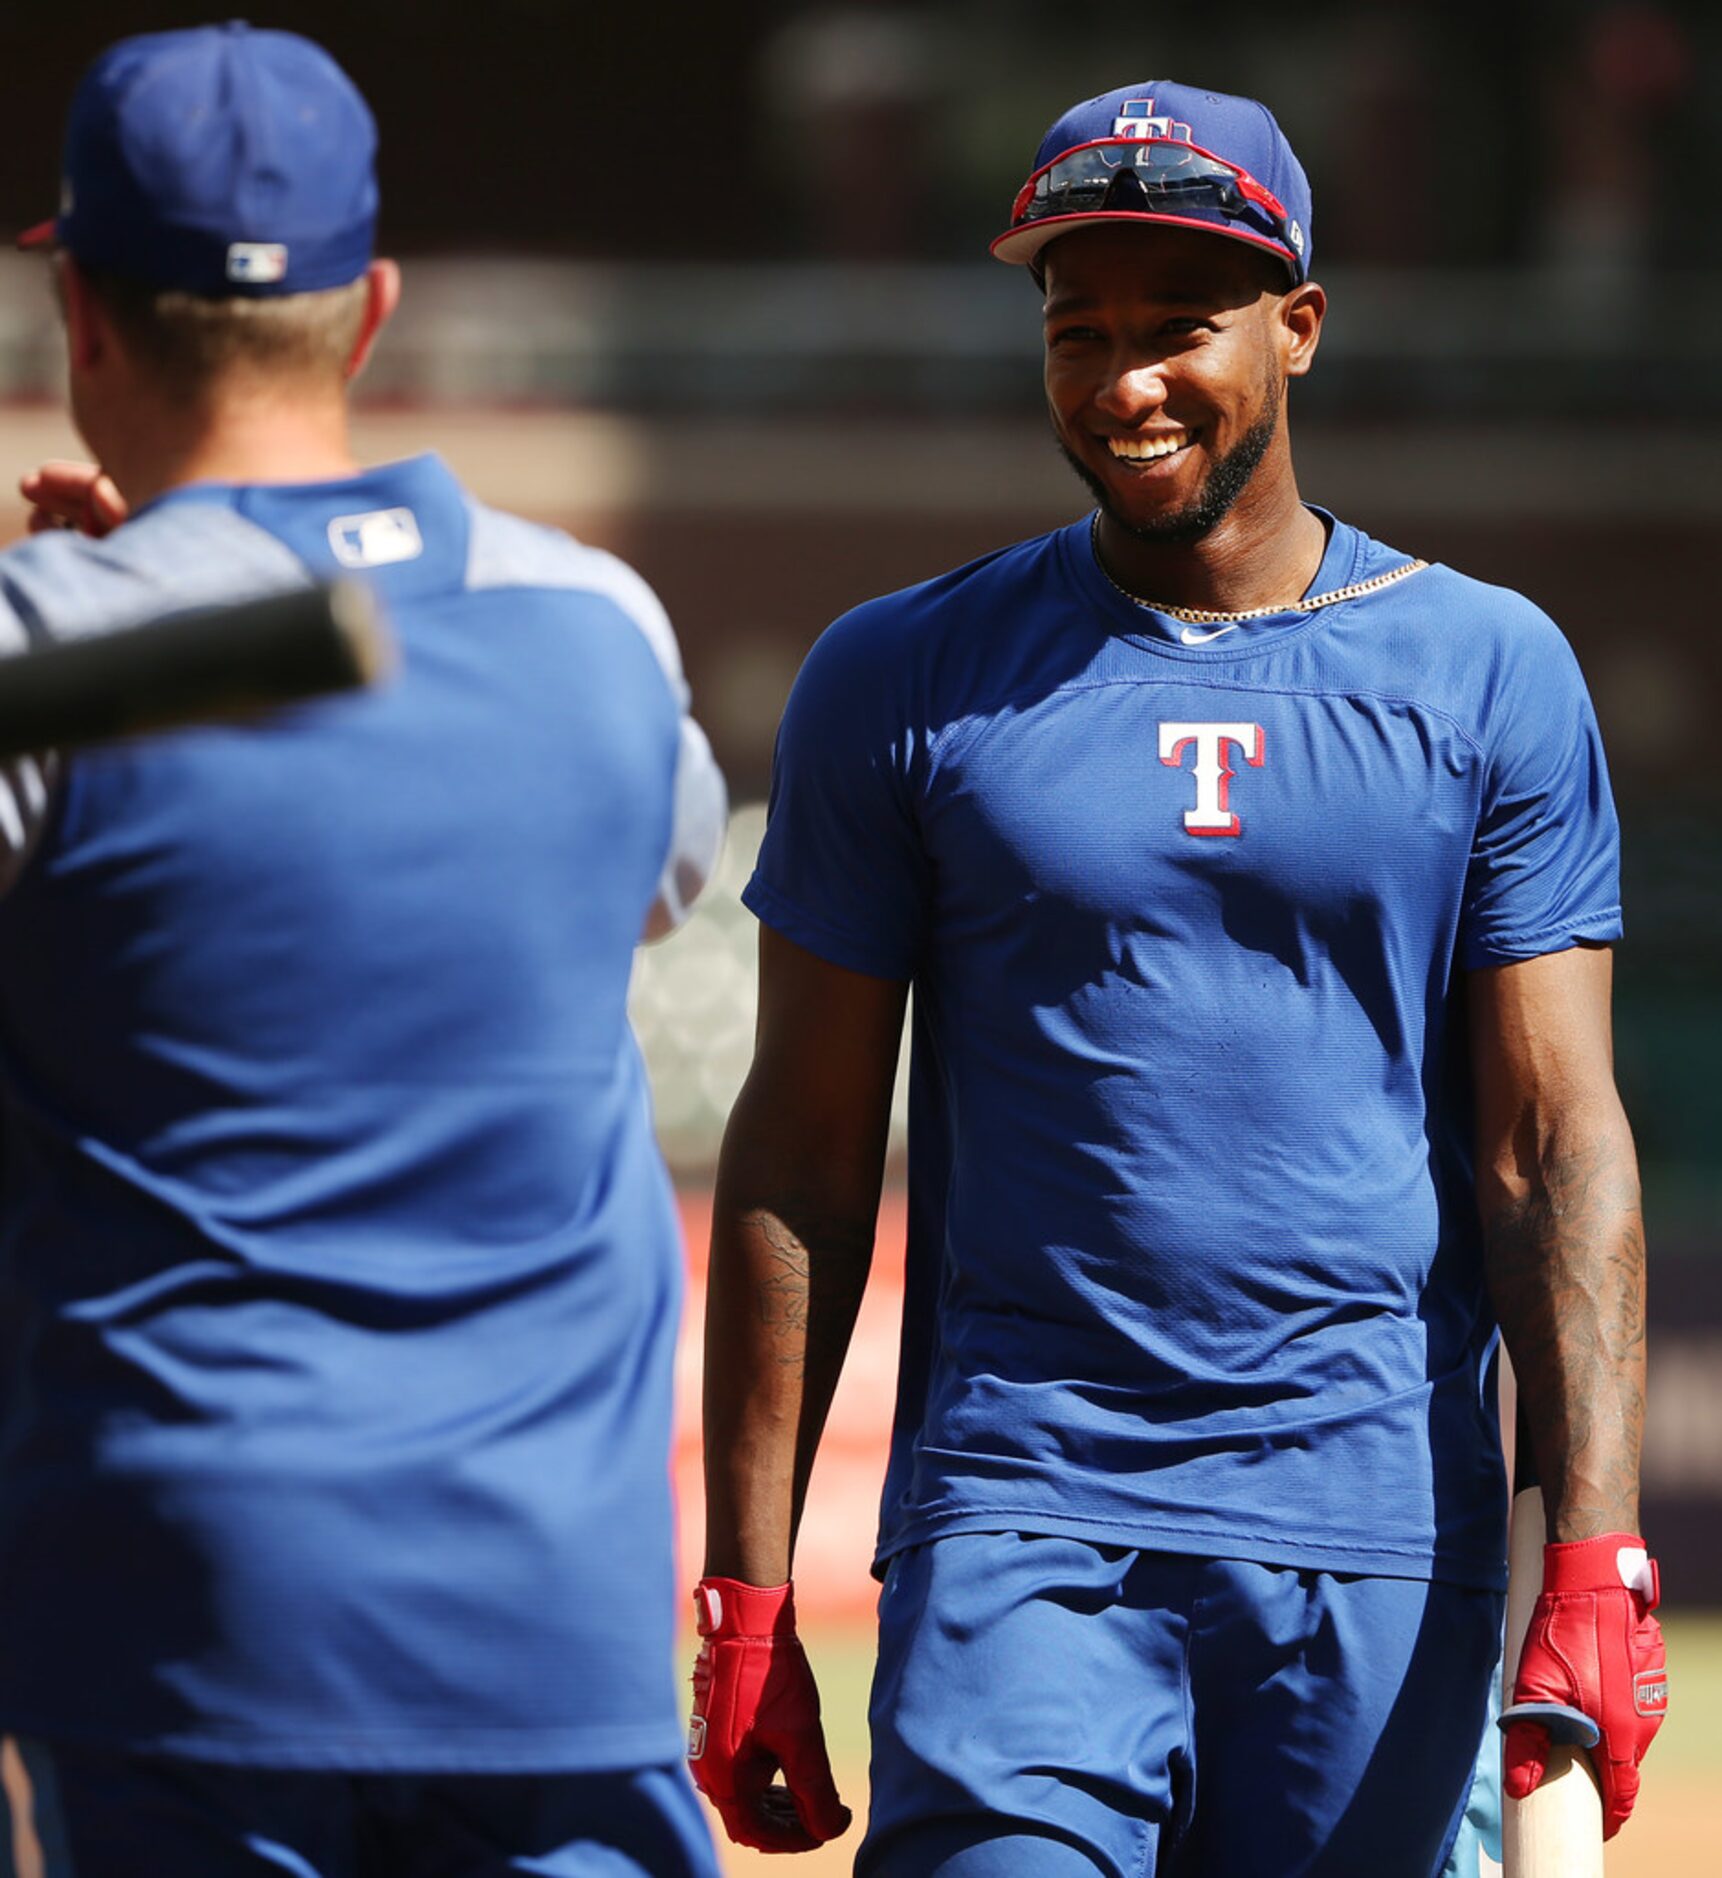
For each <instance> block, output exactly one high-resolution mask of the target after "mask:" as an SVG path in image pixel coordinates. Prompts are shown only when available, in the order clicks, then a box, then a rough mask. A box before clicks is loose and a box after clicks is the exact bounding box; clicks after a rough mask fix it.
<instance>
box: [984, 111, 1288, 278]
mask: <svg viewBox="0 0 1722 1878" xmlns="http://www.w3.org/2000/svg"><path fill="white" fill-rule="evenodd" d="M1191 209H1197V210H1205V211H1207V212H1208V213H1210V214H1213V213H1218V214H1220V215H1223V216H1224V217H1226V219H1227V220H1228V221H1234V222H1237V223H1239V224H1241V226H1242V228H1243V229H1246V230H1252V231H1254V232H1257V233H1266V234H1268V235H1269V237H1270V238H1271V239H1272V240H1273V241H1274V242H1275V243H1276V244H1278V245H1280V246H1282V247H1283V248H1284V249H1285V251H1286V255H1287V258H1288V259H1289V260H1290V261H1291V262H1292V264H1293V266H1294V267H1295V268H1296V269H1297V270H1298V272H1299V274H1300V275H1301V272H1302V262H1301V259H1300V257H1299V249H1300V248H1301V247H1302V243H1301V241H1299V240H1298V239H1297V238H1296V237H1295V235H1294V233H1293V229H1292V220H1291V216H1290V215H1289V214H1288V213H1287V211H1286V207H1285V204H1284V203H1283V202H1281V201H1280V199H1279V197H1278V196H1276V195H1275V194H1274V193H1273V191H1272V190H1271V189H1268V188H1267V187H1265V185H1263V184H1261V183H1259V182H1257V181H1256V179H1255V178H1254V177H1253V176H1252V175H1251V174H1250V173H1249V171H1248V170H1244V169H1240V168H1239V167H1238V166H1237V164H1235V163H1228V162H1227V161H1226V160H1225V159H1224V158H1223V157H1217V156H1213V155H1211V154H1210V153H1209V152H1208V151H1206V150H1202V149H1198V148H1197V147H1196V145H1194V144H1188V143H1180V142H1176V141H1173V140H1170V139H1166V138H1158V137H1131V138H1107V139H1105V140H1103V141H1101V142H1099V143H1087V144H1079V145H1078V146H1077V147H1076V148H1075V149H1074V150H1066V151H1065V152H1064V154H1063V155H1062V156H1059V157H1055V158H1054V159H1053V161H1052V162H1050V163H1048V164H1046V165H1045V166H1044V167H1043V168H1041V169H1038V170H1036V171H1035V173H1034V174H1033V175H1032V176H1031V177H1030V178H1029V179H1028V181H1027V182H1026V183H1024V184H1023V186H1022V188H1021V190H1020V191H1019V192H1018V194H1017V199H1016V202H1015V205H1014V206H1013V207H1012V209H1011V223H1010V225H1011V230H1012V232H1013V233H1014V232H1015V231H1016V230H1018V229H1023V228H1031V227H1033V225H1034V224H1035V223H1036V222H1045V221H1051V220H1052V219H1053V218H1054V217H1056V216H1065V215H1092V214H1095V213H1098V212H1102V211H1104V212H1108V213H1112V214H1128V213H1130V212H1131V211H1132V210H1136V211H1138V212H1140V213H1142V214H1145V215H1178V214H1180V213H1186V212H1188V211H1189V210H1191Z"/></svg>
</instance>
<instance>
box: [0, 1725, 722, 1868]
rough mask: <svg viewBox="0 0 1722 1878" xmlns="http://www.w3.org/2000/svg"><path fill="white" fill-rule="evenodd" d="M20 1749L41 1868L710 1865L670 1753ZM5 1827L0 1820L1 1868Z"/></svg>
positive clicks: (701, 1824)
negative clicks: (439, 1763) (493, 1758)
mask: <svg viewBox="0 0 1722 1878" xmlns="http://www.w3.org/2000/svg"><path fill="white" fill-rule="evenodd" d="M18 1746H19V1749H20V1751H21V1754H22V1759H23V1765H24V1768H25V1770H26V1772H27V1774H28V1776H29V1787H30V1794H29V1796H28V1805H29V1807H30V1810H31V1811H33V1814H34V1819H33V1822H25V1823H24V1842H25V1843H26V1844H28V1843H29V1842H30V1839H31V1838H32V1837H33V1838H34V1840H35V1842H36V1844H37V1845H38V1846H39V1847H40V1857H41V1864H42V1870H43V1872H44V1878H169V1875H170V1874H171V1878H283V1874H292V1875H293V1878H527V1874H530V1875H531V1878H717V1872H718V1867H717V1860H716V1856H715V1855H714V1853H713V1851H712V1843H711V1836H710V1834H709V1833H708V1831H707V1830H706V1823H705V1819H704V1816H703V1814H702V1812H701V1809H700V1804H699V1801H698V1800H697V1798H696V1797H695V1795H694V1790H693V1787H692V1785H691V1784H690V1783H689V1781H688V1778H687V1775H686V1772H685V1770H684V1769H683V1768H682V1767H681V1766H680V1764H679V1763H678V1764H677V1765H675V1766H673V1767H648V1768H643V1769H640V1770H638V1771H635V1772H629V1773H604V1774H520V1775H494V1774H484V1775H453V1774H436V1775H403V1774H339V1773H286V1772H272V1771H268V1770H265V1769H260V1768H247V1767H219V1766H214V1765H212V1764H209V1763H205V1762H199V1761H190V1760H183V1759H180V1758H178V1757H168V1756H153V1755H139V1754H124V1753H118V1752H113V1751H110V1750H105V1749H92V1748H81V1747H69V1746H67V1745H65V1744H64V1743H58V1742H56V1743H48V1742H45V1741H22V1742H20V1743H19V1744H18ZM8 1784H9V1785H11V1784H13V1783H10V1782H9V1783H8ZM13 1797H14V1798H16V1797H17V1796H16V1795H14V1796H13ZM0 1823H3V1822H0ZM10 1839H11V1834H10V1832H0V1841H4V1842H5V1843H6V1848H7V1849H6V1851H5V1852H3V1853H0V1872H4V1873H8V1874H9V1873H10V1872H11V1870H12V1866H11V1862H10V1857H9V1853H10Z"/></svg>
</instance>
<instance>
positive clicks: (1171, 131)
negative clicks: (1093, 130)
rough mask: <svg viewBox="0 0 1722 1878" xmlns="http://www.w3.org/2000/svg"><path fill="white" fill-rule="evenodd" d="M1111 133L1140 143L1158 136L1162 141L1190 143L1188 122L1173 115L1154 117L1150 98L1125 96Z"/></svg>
mask: <svg viewBox="0 0 1722 1878" xmlns="http://www.w3.org/2000/svg"><path fill="white" fill-rule="evenodd" d="M1112 134H1113V136H1114V137H1117V138H1118V139H1120V140H1121V141H1122V142H1126V143H1140V142H1145V141H1147V140H1148V139H1149V138H1151V137H1152V138H1158V139H1159V140H1160V141H1162V142H1164V143H1192V142H1194V139H1193V138H1192V136H1191V134H1190V126H1189V125H1188V124H1180V123H1179V122H1178V120H1177V119H1176V118H1173V117H1156V116H1155V115H1154V100H1153V99H1152V98H1126V99H1125V100H1124V102H1123V103H1122V104H1121V105H1120V106H1119V107H1118V115H1117V116H1116V117H1115V118H1114V119H1113V120H1112Z"/></svg>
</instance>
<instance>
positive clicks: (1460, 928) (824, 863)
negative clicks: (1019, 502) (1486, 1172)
mask: <svg viewBox="0 0 1722 1878" xmlns="http://www.w3.org/2000/svg"><path fill="white" fill-rule="evenodd" d="M1327 519H1328V521H1329V526H1330V531H1331V532H1330V537H1329V542H1328V547H1327V551H1326V555H1325V557H1324V559H1323V562H1322V565H1321V569H1320V571H1319V573H1318V575H1317V577H1316V580H1315V582H1314V583H1313V585H1312V587H1311V590H1310V591H1311V594H1312V595H1319V594H1323V593H1331V592H1337V591H1338V590H1339V589H1342V588H1350V587H1353V586H1363V587H1364V588H1365V590H1364V591H1362V592H1359V593H1357V594H1355V595H1354V596H1352V597H1347V598H1344V599H1341V600H1338V601H1336V602H1335V603H1334V604H1332V605H1329V606H1327V607H1324V608H1320V609H1316V610H1313V611H1309V612H1306V613H1299V612H1286V613H1281V614H1277V615H1274V616H1271V617H1269V618H1266V619H1263V620H1259V621H1249V622H1245V623H1241V624H1232V623H1226V622H1201V623H1189V622H1184V621H1180V620H1178V619H1175V618H1172V617H1170V616H1168V615H1166V614H1163V613H1158V612H1155V611H1152V610H1151V609H1148V608H1145V607H1142V606H1139V605H1137V604H1136V603H1135V602H1133V601H1132V600H1131V599H1130V598H1129V597H1127V596H1126V595H1124V594H1122V593H1120V592H1119V591H1118V590H1117V589H1116V588H1115V587H1113V586H1112V585H1111V584H1110V582H1108V580H1107V579H1106V577H1105V575H1104V574H1103V573H1102V572H1101V570H1100V568H1099V567H1098V566H1097V564H1096V562H1095V559H1094V554H1093V549H1092V544H1091V538H1090V532H1089V525H1088V523H1087V522H1086V521H1084V522H1082V523H1079V524H1077V525H1074V526H1072V527H1069V528H1065V529H1062V530H1059V531H1057V532H1055V533H1052V534H1050V535H1046V536H1043V537H1041V538H1039V539H1037V540H1034V541H1029V542H1025V543H1022V544H1020V545H1018V546H1015V547H1012V548H1008V549H1006V550H1004V551H1003V552H1001V553H998V554H994V555H992V556H989V557H988V558H986V559H984V560H981V561H977V562H975V563H973V564H972V565H970V566H968V567H964V568H961V569H959V570H957V571H956V572H955V573H952V574H949V575H947V576H945V577H944V578H942V579H939V580H934V581H931V582H928V583H927V584H926V585H924V586H920V587H914V588H911V589H909V590H907V591H906V592H903V593H899V594H894V595H891V596H889V597H887V598H885V599H881V600H877V601H874V602H872V603H870V604H868V605H866V606H863V607H860V608H858V609H857V610H856V611H854V612H853V613H850V614H848V615H846V616H845V617H844V618H842V619H840V620H839V621H838V622H837V623H836V624H835V625H834V626H832V627H831V628H830V630H829V631H828V632H827V633H826V634H825V635H824V636H823V637H822V638H821V639H820V641H819V643H818V644H817V645H816V646H815V648H814V649H813V651H812V653H811V654H810V655H809V657H808V660H807V663H806V665H805V667H804V668H803V670H802V673H801V676H800V678H799V679H798V680H797V683H796V686H795V690H794V692H793V694H792V696H791V699H790V702H789V706H788V710H787V712H786V715H785V718H784V722H783V727H782V731H781V734H780V738H779V745H778V753H777V763H776V769H775V774H774V779H773V785H772V804H771V818H770V823H769V827H768V830H767V834H766V839H765V844H764V849H763V852H762V854H761V857H760V862H759V867H758V871H757V873H756V874H755V877H754V879H753V881H752V883H751V885H750V886H749V889H748V892H747V896H746V897H747V900H748V904H749V905H750V906H751V907H752V908H753V910H754V911H755V912H756V913H757V914H758V915H759V916H760V918H762V919H764V920H766V921H767V922H769V923H770V924H771V925H772V926H773V927H774V928H776V929H778V930H779V931H781V932H782V933H784V934H785V935H786V936H787V937H788V938H790V939H791V940H793V941H795V942H796V943H797V944H799V945H801V946H804V947H806V948H807V949H808V950H810V951H812V952H815V953H817V954H818V955H820V956H821V957H823V958H825V959H827V960H829V961H831V962H832V963H834V964H837V965H841V966H845V967H847V968H849V969H851V970H854V971H858V972H865V973H869V974H872V975H875V976H878V977H884V978H892V979H912V980H913V985H914V1002H913V1065H912V1072H911V1098H910V1133H909V1170H910V1171H909V1183H910V1194H909V1247H908V1292H907V1304H906V1309H905V1319H904V1327H903V1360H902V1370H901V1376H900V1382H899V1393H898V1403H897V1420H896V1428H895V1435H894V1440H893V1446H892V1457H891V1464H890V1469H889V1473H888V1476H887V1480H886V1485H885V1494H884V1503H883V1519H882V1531H881V1536H880V1542H879V1553H880V1558H881V1560H883V1559H884V1558H887V1557H888V1556H889V1555H890V1554H891V1553H893V1552H895V1551H896V1550H898V1549H900V1548H901V1547H903V1546H906V1545H910V1544H914V1543H916V1542H918V1541H920V1540H924V1539H927V1538H930V1537H934V1536H937V1535H939V1534H943V1533H949V1532H959V1531H965V1530H968V1531H975V1530H987V1529H994V1528H1007V1529H1018V1530H1027V1531H1036V1532H1055V1533H1068V1534H1073V1535H1076V1536H1079V1537H1084V1538H1089V1539H1093V1540H1096V1541H1101V1542H1111V1543H1119V1544H1125V1545H1131V1546H1139V1547H1153V1548H1158V1549H1162V1550H1171V1551H1180V1552H1193V1553H1201V1554H1207V1555H1214V1556H1226V1557H1234V1558H1245V1559H1255V1560H1260V1561H1264V1562H1268V1563H1276V1564H1285V1565H1298V1566H1306V1567H1312V1568H1317V1569H1327V1570H1335V1571H1355V1572H1375V1573H1385V1574H1398V1575H1404V1576H1411V1577H1423V1576H1435V1577H1442V1578H1450V1579H1454V1580H1458V1581H1461V1582H1468V1583H1474V1584H1480V1585H1499V1584H1500V1583H1501V1582H1503V1580H1504V1576H1505V1566H1504V1553H1505V1544H1504V1514H1505V1500H1506V1495H1505V1487H1504V1480H1503V1474H1502V1466H1501V1455H1500V1444H1499V1438H1498V1431H1497V1429H1496V1424H1495V1410H1494V1403H1493V1391H1492V1389H1491V1388H1490V1386H1489V1381H1490V1372H1491V1363H1490V1358H1491V1355H1492V1351H1493V1347H1494V1336H1495V1332H1494V1325H1493V1321H1492V1318H1491V1315H1490V1311H1489V1307H1488V1304H1487V1301H1486V1298H1485V1295H1484V1288H1483V1278H1482V1265H1481V1252H1480V1243H1479V1228H1478V1223H1477V1219H1476V1203H1475V1198H1474V1193H1473V1187H1472V1179H1471V1151H1470V1142H1469V1132H1470V1122H1469V1070H1468V1064H1467V1055H1466V1046H1465V1039H1464V1024H1463V1015H1462V1009H1461V1006H1462V1001H1463V974H1464V973H1465V972H1466V971H1467V970H1469V969H1472V968H1475V967H1479V966H1487V965H1493V964H1498V963H1501V962H1504V961H1509V960H1513V959H1523V958H1528V957H1532V956H1535V955H1537V954H1541V953H1544V952H1549V951H1553V950H1558V949H1560V948H1562V947H1565V946H1568V945H1570V944H1572V943H1573V942H1574V941H1577V940H1607V939H1611V938H1613V937H1615V936H1616V935H1617V934H1618V932H1619V930H1620V927H1619V914H1618V908H1617V898H1618V895H1617V886H1616V874H1617V834H1616V826H1615V819H1614V812H1613V808H1612V805H1611V802H1610V798H1609V790H1608V782H1607V776H1606V772H1605V769H1604V765H1603V757H1602V750H1601V747H1600V744H1599V741H1598V737H1597V731H1596V724H1595V720H1594V717H1593V715H1592V712H1591V708H1590V704H1589V701H1588V699H1587V697H1586V694H1585V690H1584V685H1583V682H1582V680H1581V678H1580V676H1579V672H1578V669H1577V666H1576V664H1575V662H1574V660H1573V657H1572V654H1571V652H1570V650H1569V649H1568V647H1567V645H1566V643H1565V641H1564V640H1563V639H1562V637H1561V635H1560V633H1559V632H1558V631H1557V630H1556V628H1555V627H1554V626H1553V625H1552V624H1551V623H1550V622H1549V620H1548V619H1546V618H1545V617H1544V616H1543V615H1542V614H1541V613H1539V612H1538V611H1537V609H1536V608H1535V607H1533V606H1531V605H1530V604H1529V603H1528V602H1526V601H1525V600H1523V599H1521V598H1520V597H1518V596H1517V595H1515V594H1512V593H1509V592H1505V591H1503V590H1501V589H1498V588H1492V587H1486V586H1483V585H1481V584H1479V583H1478V582H1476V581H1472V580H1468V579H1465V578H1464V577H1463V576H1461V575H1459V574H1456V573H1454V572H1452V571H1451V570H1449V569H1446V568H1443V567H1429V568H1421V569H1418V570H1417V571H1413V572H1410V573H1407V574H1404V575H1403V576H1402V577H1400V578H1397V579H1393V580H1390V581H1387V582H1385V583H1384V584H1381V585H1379V586H1370V585H1368V583H1372V582H1374V581H1375V579H1376V577H1377V576H1379V575H1383V574H1390V573H1392V572H1393V571H1394V570H1395V569H1400V568H1403V567H1405V566H1406V565H1407V557H1406V556H1404V555H1403V554H1400V553H1397V552H1396V551H1394V550H1392V549H1389V548H1386V547H1384V546H1382V545H1381V544H1379V543H1377V542H1374V541H1372V540H1370V539H1369V538H1368V537H1366V536H1364V535H1362V534H1361V533H1359V532H1358V531H1357V530H1355V529H1352V528H1348V527H1346V526H1344V525H1343V524H1339V523H1336V522H1333V521H1332V519H1331V518H1327Z"/></svg>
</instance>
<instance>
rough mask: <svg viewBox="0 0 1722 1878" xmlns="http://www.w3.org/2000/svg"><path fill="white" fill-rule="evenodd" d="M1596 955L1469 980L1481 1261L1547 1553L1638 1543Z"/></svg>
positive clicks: (1634, 1269) (1575, 953) (1625, 1229)
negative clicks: (1543, 1516) (1560, 1543)
mask: <svg viewBox="0 0 1722 1878" xmlns="http://www.w3.org/2000/svg"><path fill="white" fill-rule="evenodd" d="M1612 968H1613V959H1612V955H1611V954H1610V953H1609V951H1608V950H1607V949H1606V948H1604V947H1590V946H1585V947H1574V948H1573V949H1572V950H1570V951H1566V952H1556V953H1551V954H1549V955H1548V956H1547V957H1545V958H1538V959H1526V960H1524V961H1522V962H1521V963H1518V964H1514V965H1501V966H1493V967H1490V968H1488V969H1486V970H1483V971H1477V972H1473V973H1472V974H1471V977H1470V981H1469V999H1470V1025H1471V1056H1472V1064H1473V1071H1474V1074H1475V1077H1476V1095H1477V1193H1478V1201H1479V1204H1480V1206H1481V1208H1482V1215H1483V1230H1484V1260H1485V1267H1486V1270H1487V1275H1488V1283H1489V1291H1490V1295H1491V1297H1492V1298H1493V1300H1494V1305H1495V1312H1496V1315H1497V1316H1498V1318H1499V1319H1500V1324H1501V1334H1502V1337H1503V1339H1504V1340H1505V1342H1506V1346H1507V1351H1508V1354H1509V1355H1510V1356H1511V1357H1512V1359H1513V1368H1514V1370H1515V1372H1516V1373H1517V1376H1518V1384H1519V1396H1520V1400H1521V1402H1522V1403H1523V1405H1524V1412H1525V1417H1526V1422H1527V1425H1528V1427H1529V1430H1530V1436H1531V1443H1532V1446H1533V1448H1534V1450H1535V1455H1536V1462H1537V1471H1538V1474H1539V1476H1540V1478H1541V1480H1542V1485H1543V1493H1544V1499H1545V1502H1546V1505H1547V1511H1548V1536H1549V1538H1550V1539H1551V1540H1575V1539H1589V1538H1594V1537H1596V1536H1598V1535H1599V1534H1602V1533H1610V1532H1624V1533H1636V1532H1637V1531H1638V1529H1639V1528H1638V1456H1639V1442H1640V1437H1641V1435H1642V1432H1643V1426H1644V1230H1643V1225H1642V1222H1641V1220H1640V1217H1639V1202H1638V1166H1637V1160H1636V1157H1635V1155H1634V1153H1633V1146H1632V1135H1631V1133H1630V1131H1629V1129H1628V1127H1627V1122H1626V1116H1625V1113H1624V1112H1623V1111H1622V1109H1621V1106H1620V1098H1619V1096H1618V1095H1617V1094H1616V1093H1615V1087H1614V1055H1613V1047H1612V1043H1611V1039H1610V1027H1609V990H1610V983H1611V975H1612Z"/></svg>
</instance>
